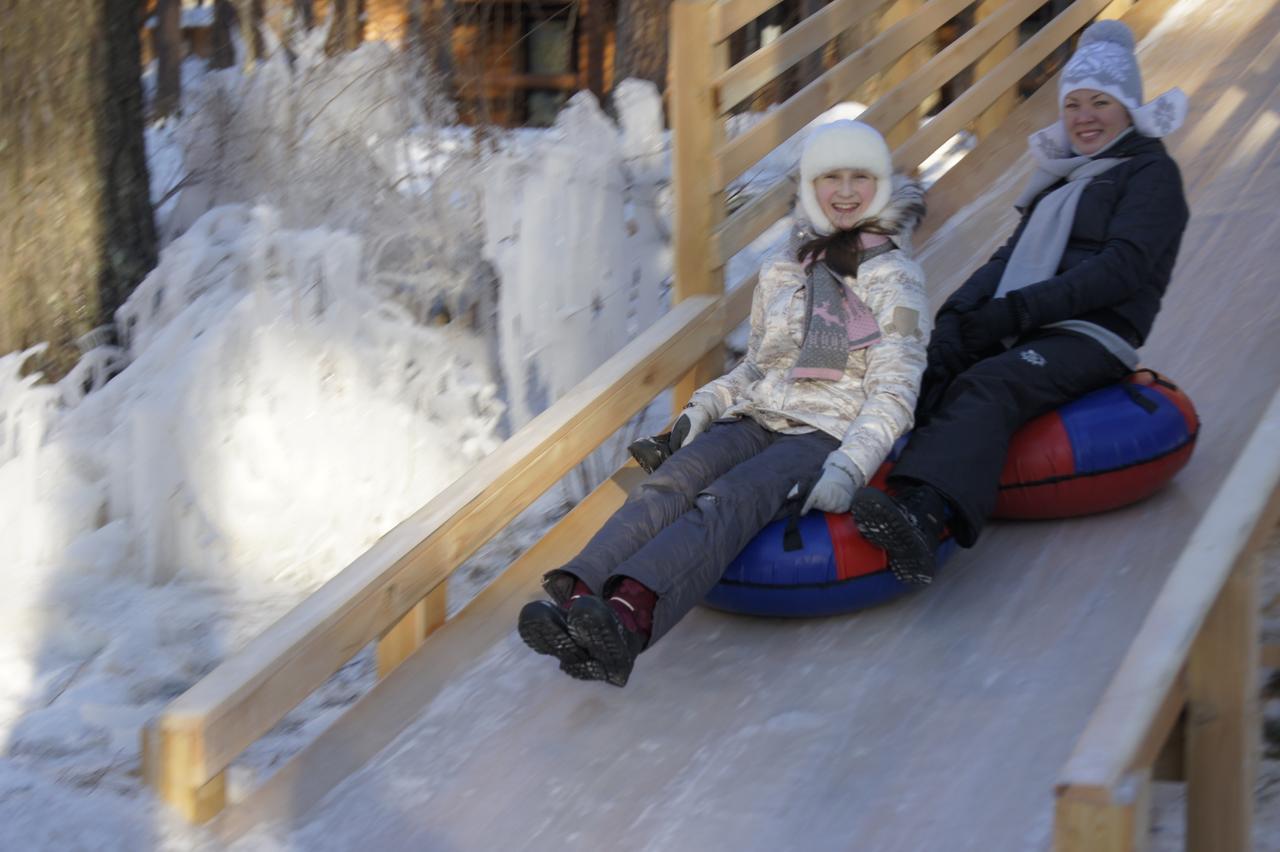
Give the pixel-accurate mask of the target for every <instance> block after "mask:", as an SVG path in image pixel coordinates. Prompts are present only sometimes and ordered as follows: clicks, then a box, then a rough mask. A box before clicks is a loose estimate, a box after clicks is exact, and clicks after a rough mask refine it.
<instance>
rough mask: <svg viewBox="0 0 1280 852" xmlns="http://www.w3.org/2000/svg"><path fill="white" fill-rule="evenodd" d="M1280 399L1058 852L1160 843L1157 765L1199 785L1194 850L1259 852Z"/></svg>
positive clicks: (1190, 836)
mask: <svg viewBox="0 0 1280 852" xmlns="http://www.w3.org/2000/svg"><path fill="white" fill-rule="evenodd" d="M1277 446H1280V395H1277V396H1276V397H1274V398H1273V399H1272V401H1271V405H1270V406H1269V407H1268V408H1267V411H1266V413H1265V414H1264V415H1263V417H1262V420H1261V421H1260V423H1259V424H1258V426H1257V428H1256V429H1255V430H1254V433H1253V436H1252V438H1250V440H1249V443H1248V444H1247V445H1246V446H1245V448H1244V452H1242V453H1241V454H1240V457H1239V458H1238V459H1237V461H1236V464H1235V467H1234V468H1232V470H1231V473H1230V474H1228V476H1227V479H1226V481H1225V482H1224V483H1223V485H1222V488H1221V489H1220V490H1219V491H1218V493H1217V495H1216V496H1215V497H1214V500H1213V503H1212V504H1211V505H1210V507H1209V510H1208V512H1207V513H1206V514H1205V516H1204V518H1203V520H1201V522H1200V525H1199V526H1198V527H1197V528H1196V530H1195V532H1194V533H1193V534H1192V536H1191V539H1190V541H1189V542H1188V543H1187V546H1186V549H1184V550H1183V552H1182V556H1181V557H1180V558H1179V560H1178V562H1177V564H1176V565H1175V566H1174V568H1173V571H1172V573H1171V574H1170V575H1169V579H1168V580H1167V581H1166V582H1165V585H1164V588H1163V589H1162V590H1161V592H1160V595H1159V597H1157V598H1156V601H1155V603H1154V604H1153V605H1152V607H1151V611H1150V612H1149V614H1148V615H1147V618H1146V621H1145V622H1144V623H1143V625H1142V628H1141V630H1140V631H1139V633H1138V636H1137V638H1136V639H1134V641H1133V644H1132V645H1131V646H1130V648H1129V653H1128V655H1127V656H1126V657H1125V659H1124V662H1123V663H1121V665H1120V669H1119V671H1117V672H1116V675H1115V677H1114V678H1113V679H1112V681H1111V684H1110V686H1109V687H1108V688H1107V691H1106V693H1105V694H1104V696H1103V698H1102V702H1101V703H1100V704H1099V705H1098V708H1097V710H1096V711H1095V712H1094V714H1093V717H1092V719H1090V721H1089V724H1088V727H1087V728H1086V729H1085V732H1084V734H1083V735H1082V736H1081V738H1080V740H1079V742H1078V743H1077V745H1076V749H1075V751H1074V753H1073V754H1072V755H1071V759H1070V760H1069V762H1068V763H1067V765H1066V767H1065V768H1064V769H1063V771H1062V775H1061V779H1060V781H1059V784H1058V788H1057V815H1056V825H1055V832H1054V838H1055V848H1056V849H1057V850H1058V852H1120V850H1126V852H1127V850H1134V849H1144V848H1146V844H1145V837H1146V835H1147V833H1148V832H1149V831H1150V819H1149V816H1148V814H1147V807H1148V804H1149V799H1150V796H1149V792H1150V783H1151V778H1152V774H1153V767H1154V765H1155V764H1156V762H1157V758H1158V757H1159V756H1160V754H1161V751H1162V750H1164V749H1168V750H1170V751H1172V753H1173V754H1175V755H1176V756H1177V757H1178V758H1179V759H1180V760H1179V762H1180V763H1181V772H1180V773H1178V774H1179V775H1181V776H1182V777H1183V778H1185V780H1186V782H1187V844H1186V845H1187V848H1188V849H1192V850H1209V851H1210V852H1246V850H1249V849H1251V848H1253V847H1252V838H1251V836H1250V832H1251V826H1252V813H1253V812H1252V808H1253V762H1254V760H1255V755H1256V750H1257V745H1258V743H1257V738H1258V730H1259V726H1258V723H1259V720H1258V706H1257V705H1258V684H1257V672H1258V663H1259V658H1258V647H1259V645H1258V642H1259V631H1258V595H1257V579H1258V578H1257V573H1258V564H1259V550H1260V548H1261V546H1262V544H1263V543H1264V542H1265V541H1266V539H1267V537H1268V536H1269V535H1270V534H1271V531H1272V530H1273V529H1274V528H1275V525H1276V521H1277V519H1280V452H1277V450H1276V447H1277Z"/></svg>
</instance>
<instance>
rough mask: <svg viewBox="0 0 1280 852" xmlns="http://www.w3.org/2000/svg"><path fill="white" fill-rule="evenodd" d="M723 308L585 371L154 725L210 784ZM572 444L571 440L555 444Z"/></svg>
mask: <svg viewBox="0 0 1280 852" xmlns="http://www.w3.org/2000/svg"><path fill="white" fill-rule="evenodd" d="M722 308H723V306H722V304H721V303H720V302H719V301H718V300H716V299H712V298H710V297H705V296H702V297H692V298H690V299H687V300H685V301H684V302H682V303H680V304H678V305H676V306H675V307H673V308H672V310H671V311H670V312H669V313H668V314H667V315H666V316H664V317H662V318H661V319H660V320H658V322H657V323H655V324H654V325H653V326H652V327H651V328H649V329H648V330H646V331H645V332H643V333H642V334H641V335H640V336H638V337H637V338H636V339H635V340H634V341H632V342H631V343H630V344H628V345H627V346H626V347H624V349H623V350H622V351H621V352H619V353H618V354H617V355H615V356H614V357H613V358H611V359H610V360H609V361H608V362H606V363H605V364H604V365H603V366H601V367H600V368H598V369H597V370H595V371H594V372H593V373H592V374H591V375H590V376H588V377H587V378H586V379H584V380H583V381H582V382H581V383H579V384H578V385H577V386H576V387H575V388H574V389H573V390H572V391H570V392H569V393H568V394H566V396H565V397H564V398H563V399H561V400H560V401H559V402H557V403H555V404H554V405H553V406H551V408H549V409H548V410H547V411H545V412H543V413H542V414H541V415H539V416H538V417H536V418H534V420H533V421H531V422H530V423H529V424H528V425H527V426H525V427H524V428H522V429H521V430H520V431H519V432H517V433H516V435H514V436H513V437H512V438H511V439H510V440H508V441H506V442H505V443H504V444H503V445H502V446H501V447H499V448H498V449H497V450H496V451H494V452H493V453H491V454H490V455H489V456H487V457H486V458H485V459H483V460H482V461H481V462H480V463H479V464H477V465H476V467H475V468H474V469H473V470H472V471H471V472H470V473H469V474H468V475H467V476H465V477H463V478H461V479H459V480H458V481H457V482H455V483H453V484H452V485H450V486H449V487H447V488H446V489H445V490H444V491H443V492H441V493H440V495H438V496H437V497H436V498H435V499H433V500H432V501H431V502H430V503H428V504H427V505H426V506H424V507H423V508H422V509H420V510H419V511H418V512H416V513H415V514H414V515H413V516H412V517H410V518H409V519H408V520H406V521H404V522H403V523H401V524H400V525H399V526H397V527H396V528H395V529H393V530H392V531H391V532H389V533H388V534H387V535H385V536H383V537H382V538H381V539H379V540H378V542H376V543H375V544H374V546H373V547H372V548H370V549H369V551H368V552H366V553H365V554H363V555H362V556H360V557H359V558H358V559H357V560H356V561H355V562H353V563H352V564H351V565H349V566H348V567H347V568H345V569H344V570H343V571H342V572H341V573H339V574H338V575H337V576H336V577H334V578H333V579H332V580H330V581H329V582H328V583H326V584H325V585H324V586H322V587H321V588H320V589H319V590H317V591H316V592H315V593H314V594H313V595H312V596H311V597H309V598H308V599H307V600H305V601H303V602H302V604H300V605H299V606H298V607H296V608H295V609H294V610H292V611H291V612H290V613H289V614H288V615H286V616H285V617H284V618H282V619H281V620H280V621H278V622H276V624H274V625H272V626H271V627H270V628H268V629H267V630H266V631H264V632H263V634H262V635H260V636H258V637H257V638H256V639H254V640H252V641H251V642H250V643H249V645H248V646H247V647H246V648H245V649H244V650H242V651H241V652H240V653H238V654H236V655H234V656H233V657H231V658H229V659H228V660H226V661H224V662H223V663H222V664H221V665H220V666H218V668H217V669H215V670H214V671H213V672H212V673H210V674H209V675H208V676H206V677H205V678H204V679H203V680H201V681H200V682H198V683H197V684H196V685H195V686H193V687H192V688H191V689H190V690H188V691H187V692H186V693H185V694H183V695H181V696H179V697H178V698H176V699H175V700H174V701H173V702H171V703H170V705H169V707H168V708H167V710H166V711H165V713H164V715H163V716H162V717H161V718H160V719H159V721H158V725H159V726H160V727H161V729H163V730H165V731H181V732H184V733H191V734H192V735H193V736H197V737H198V738H200V739H201V747H200V748H199V749H195V750H193V751H192V756H193V760H195V761H196V762H195V764H194V765H193V766H191V767H190V769H189V770H184V772H185V774H186V777H187V778H188V779H190V781H191V782H193V783H203V782H204V781H207V780H209V779H212V778H213V777H214V776H215V775H216V774H217V773H218V772H220V771H221V770H222V769H223V768H224V767H226V766H227V765H228V764H229V763H230V762H231V761H232V760H233V759H235V757H236V756H237V755H239V754H240V752H242V751H243V750H244V749H245V748H246V747H247V746H248V745H249V744H250V743H252V742H253V741H254V740H255V739H257V738H258V737H259V736H261V735H262V734H264V733H266V732H267V731H268V730H270V728H271V727H272V726H273V725H274V724H275V723H276V722H277V721H279V720H280V718H282V717H283V716H284V714H285V713H287V712H288V711H289V710H290V709H291V708H293V707H294V706H296V705H297V704H298V702H299V701H301V700H302V699H303V698H305V697H306V696H307V695H309V694H310V693H311V692H312V691H313V690H314V689H315V688H316V687H318V686H319V685H320V684H321V683H323V682H324V680H325V679H326V678H328V676H329V675H330V674H332V673H333V672H334V671H336V670H337V669H338V667H339V666H341V665H342V664H343V663H344V662H346V661H347V660H348V659H350V658H351V657H352V656H354V655H355V653H356V652H357V651H359V650H360V649H361V648H363V647H364V646H365V645H367V644H368V643H369V642H370V641H371V640H372V639H374V638H375V637H377V636H378V635H379V633H381V632H382V631H383V630H385V629H386V627H387V626H388V625H390V624H392V623H393V622H394V621H395V620H396V619H398V618H400V617H401V616H402V615H403V614H404V613H405V612H407V611H408V610H409V608H410V607H411V606H413V605H414V604H415V603H416V602H417V601H419V600H421V599H422V598H423V597H424V596H426V594H427V593H428V592H430V591H431V590H433V589H434V588H435V587H436V586H438V585H439V584H440V583H441V582H443V581H444V580H445V578H446V577H447V576H448V575H449V573H450V572H451V571H452V570H453V567H454V566H455V565H457V564H458V563H459V562H461V561H462V560H463V559H465V558H466V557H467V556H469V555H470V554H471V553H473V552H474V551H475V550H476V548H478V547H479V546H480V545H481V544H482V543H484V542H485V541H487V540H488V539H489V538H490V537H491V536H492V535H493V533H494V532H496V531H497V530H498V529H501V528H502V526H503V525H504V524H505V523H506V522H507V521H508V520H509V519H510V518H512V517H514V516H515V515H516V514H518V513H519V512H520V511H521V510H523V509H524V508H526V507H527V506H529V505H530V504H531V503H532V502H533V501H534V499H536V498H537V496H538V495H539V494H541V493H542V491H543V490H544V489H545V488H546V487H547V486H548V485H549V484H550V483H552V482H555V481H556V480H557V479H559V478H560V477H561V476H563V475H564V474H565V473H567V472H568V471H569V470H570V469H572V468H573V466H574V465H576V464H577V463H578V462H579V461H580V460H581V459H582V458H583V457H584V456H585V455H586V454H587V453H589V452H590V451H591V450H592V449H593V448H594V447H595V446H596V445H597V444H599V442H600V441H602V440H603V439H604V438H605V437H607V436H608V435H610V434H612V433H613V432H615V431H616V430H617V429H618V428H620V427H621V426H622V425H623V424H624V423H626V421H627V420H628V419H629V418H630V417H631V416H632V415H633V414H635V412H636V411H638V410H640V409H641V408H642V407H643V406H644V405H645V404H646V402H647V401H648V400H650V399H652V398H653V397H654V396H656V395H657V394H658V393H659V392H660V391H661V390H663V389H664V388H666V387H669V386H670V385H671V384H672V383H673V382H675V381H676V379H677V378H678V377H679V376H680V375H681V373H683V372H684V371H686V370H687V369H688V365H689V364H691V363H694V362H695V361H696V360H697V359H698V358H699V357H701V356H702V355H703V354H704V353H705V352H707V351H708V350H710V349H711V348H713V347H714V346H716V345H717V344H718V343H719V342H720V340H721V337H722V330H723V320H722V318H721V311H722ZM570 434H572V436H573V439H572V440H564V439H565V438H567V437H568V436H569V435H570Z"/></svg>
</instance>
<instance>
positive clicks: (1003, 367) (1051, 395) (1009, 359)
mask: <svg viewBox="0 0 1280 852" xmlns="http://www.w3.org/2000/svg"><path fill="white" fill-rule="evenodd" d="M1128 373H1129V369H1128V368H1127V367H1126V366H1125V365H1124V364H1123V363H1122V362H1121V361H1120V359H1119V358H1117V357H1115V356H1114V355H1112V354H1111V353H1110V352H1108V351H1107V350H1106V348H1105V347H1103V346H1102V344H1100V343H1098V342H1097V341H1096V340H1093V339H1092V338H1090V337H1085V336H1084V335H1081V334H1075V333H1073V332H1069V331H1054V330H1047V331H1042V332H1038V333H1036V334H1034V335H1031V336H1030V337H1028V338H1025V339H1023V340H1021V341H1019V342H1018V343H1017V344H1016V345H1015V346H1013V347H1012V348H1011V349H1007V350H1005V351H1003V352H1000V353H999V354H995V355H992V356H991V357H989V358H984V359H982V360H981V361H979V362H978V363H976V364H974V365H973V366H972V367H970V368H969V369H967V370H965V371H964V372H963V373H961V374H960V375H958V376H956V377H955V378H954V379H952V381H951V383H950V385H948V386H947V388H946V390H945V391H944V392H943V394H942V397H941V399H940V401H939V402H938V404H937V405H936V407H935V408H934V409H933V410H932V411H930V412H919V413H918V415H917V420H919V421H921V422H922V423H923V425H922V426H919V427H918V428H917V429H916V430H915V431H914V432H912V433H911V438H910V440H909V441H908V443H907V446H906V448H905V449H904V450H903V452H902V456H901V457H900V458H899V459H898V463H897V464H896V465H895V466H894V468H893V474H892V475H891V476H890V477H889V484H890V485H893V486H895V487H898V488H902V487H904V486H909V485H912V484H917V483H925V484H927V485H930V486H932V487H933V488H935V489H936V490H937V491H939V492H940V493H941V494H942V495H943V496H944V497H946V498H947V500H949V501H950V503H951V506H952V508H953V509H954V510H955V517H953V518H952V520H951V522H950V525H951V532H952V535H953V536H954V537H955V539H956V541H957V542H959V543H960V544H962V545H964V546H965V547H972V546H973V544H974V542H975V541H977V538H978V535H979V534H980V533H981V532H982V528H983V525H984V524H985V522H986V520H987V517H988V516H989V515H990V514H991V512H992V511H993V510H994V509H995V505H996V497H997V494H998V491H999V484H1000V473H1001V471H1002V470H1003V468H1004V461H1005V455H1006V454H1007V452H1008V449H1009V442H1010V440H1011V439H1012V437H1013V433H1014V432H1016V431H1017V430H1018V427H1020V426H1021V425H1022V424H1024V423H1026V422H1027V421H1028V420H1030V419H1032V418H1033V417H1037V416H1039V415H1041V414H1044V413H1045V412H1047V411H1051V410H1053V409H1054V408H1057V407H1059V406H1061V405H1065V404H1066V403H1068V402H1070V401H1071V400H1074V399H1077V398H1079V397H1081V396H1083V395H1084V394H1086V393H1088V392H1089V391H1092V390H1096V389H1097V388H1100V387H1103V386H1105V385H1109V384H1113V383H1114V382H1118V381H1119V380H1120V379H1122V378H1123V377H1125V376H1126V375H1128Z"/></svg>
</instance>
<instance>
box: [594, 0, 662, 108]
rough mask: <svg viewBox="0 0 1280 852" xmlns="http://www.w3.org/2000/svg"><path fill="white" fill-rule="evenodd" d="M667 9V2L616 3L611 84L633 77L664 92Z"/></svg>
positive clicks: (630, 0)
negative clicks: (614, 49)
mask: <svg viewBox="0 0 1280 852" xmlns="http://www.w3.org/2000/svg"><path fill="white" fill-rule="evenodd" d="M596 2H599V0H596ZM667 6H668V0H618V17H617V21H618V31H617V39H618V43H617V53H616V58H615V59H614V69H615V73H614V76H613V79H614V81H615V84H616V83H617V82H618V81H621V80H624V79H626V78H627V77H635V78H637V79H640V80H649V81H651V82H653V83H654V84H656V85H657V87H658V90H659V91H666V88H667V38H668V36H669V34H668V32H667Z"/></svg>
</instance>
